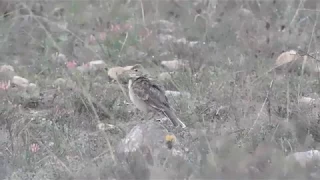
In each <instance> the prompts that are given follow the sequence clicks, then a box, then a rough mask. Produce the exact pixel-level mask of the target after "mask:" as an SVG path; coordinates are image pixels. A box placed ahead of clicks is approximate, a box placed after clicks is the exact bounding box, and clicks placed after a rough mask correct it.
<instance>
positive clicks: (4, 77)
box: [0, 65, 16, 82]
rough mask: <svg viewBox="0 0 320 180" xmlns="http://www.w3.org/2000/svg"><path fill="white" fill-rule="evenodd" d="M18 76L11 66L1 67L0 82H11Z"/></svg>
mask: <svg viewBox="0 0 320 180" xmlns="http://www.w3.org/2000/svg"><path fill="white" fill-rule="evenodd" d="M15 75H16V73H15V72H14V68H13V67H12V66H10V65H2V66H0V82H1V81H10V80H12V78H13V77H14V76H15Z"/></svg>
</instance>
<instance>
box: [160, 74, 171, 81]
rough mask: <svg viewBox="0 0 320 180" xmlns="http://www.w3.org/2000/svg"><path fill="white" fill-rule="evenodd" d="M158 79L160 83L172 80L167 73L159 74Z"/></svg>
mask: <svg viewBox="0 0 320 180" xmlns="http://www.w3.org/2000/svg"><path fill="white" fill-rule="evenodd" d="M158 79H159V80H160V81H162V82H168V81H170V80H171V79H172V77H171V73H169V72H163V73H160V74H159V75H158Z"/></svg>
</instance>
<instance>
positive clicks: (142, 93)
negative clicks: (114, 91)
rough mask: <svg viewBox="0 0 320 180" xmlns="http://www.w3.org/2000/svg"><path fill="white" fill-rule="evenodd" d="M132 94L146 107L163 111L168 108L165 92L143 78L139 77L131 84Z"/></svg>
mask: <svg viewBox="0 0 320 180" xmlns="http://www.w3.org/2000/svg"><path fill="white" fill-rule="evenodd" d="M132 88H133V92H134V93H135V95H136V96H137V97H139V98H140V99H142V100H143V101H145V102H146V103H147V104H148V105H150V106H151V107H153V108H156V109H158V110H161V111H163V110H164V109H166V108H170V106H169V103H168V99H167V97H166V96H165V92H164V91H163V90H162V89H161V88H160V87H159V86H158V85H156V84H154V83H153V82H151V81H150V80H149V79H147V78H145V77H139V78H137V79H136V80H135V81H133V83H132Z"/></svg>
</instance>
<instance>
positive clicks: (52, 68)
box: [0, 0, 320, 179]
mask: <svg viewBox="0 0 320 180" xmlns="http://www.w3.org/2000/svg"><path fill="white" fill-rule="evenodd" d="M8 2H9V3H8ZM318 4H319V3H317V1H316V0H300V1H280V0H263V1H247V0H245V1H236V0H217V1H213V0H212V1H209V0H194V1H183V0H161V1H149V0H135V1H133V0H117V1H102V0H86V1H77V0H69V1H48V0H42V1H29V0H28V1H24V0H22V1H19V2H11V1H6V0H0V13H1V18H0V21H1V24H0V33H1V36H0V52H1V53H0V66H1V68H0V99H1V101H0V102H1V105H0V127H1V129H0V137H1V138H0V144H1V145H0V179H108V178H109V179H112V178H114V177H113V172H112V170H111V169H112V168H111V167H112V166H113V163H114V161H113V159H112V158H113V156H112V154H113V152H114V149H115V147H116V146H117V144H118V143H119V141H120V140H121V139H122V138H124V137H125V136H126V134H127V133H128V132H129V131H130V129H131V128H132V127H133V126H135V125H136V124H138V123H140V122H141V117H142V114H141V113H139V112H138V111H136V110H135V109H134V107H133V106H132V104H131V103H130V101H129V100H128V98H127V96H126V86H125V82H123V81H122V79H121V78H120V79H116V80H115V79H114V72H111V69H112V68H114V67H115V66H121V67H126V66H131V65H134V64H137V63H140V64H142V65H143V66H144V67H145V68H146V70H147V71H148V72H149V73H150V75H151V76H152V77H154V79H156V80H159V81H160V82H161V83H162V84H163V87H165V89H166V90H168V91H167V93H168V94H169V95H170V94H171V95H172V92H171V93H170V92H169V90H170V91H175V93H173V94H174V95H175V96H174V97H172V98H170V102H171V103H172V104H173V106H174V108H175V109H176V113H177V115H178V116H179V117H180V119H182V120H183V121H184V122H185V123H186V124H187V126H188V130H189V131H190V133H191V134H199V133H200V134H201V135H202V137H204V138H203V139H202V141H203V142H202V141H201V143H203V147H206V148H207V149H208V150H207V151H208V152H207V156H206V157H207V159H206V162H207V163H206V164H205V166H201V168H199V170H196V171H195V173H194V174H191V176H190V179H207V178H223V179H232V178H239V177H241V178H244V179H248V178H252V179H257V178H268V179H271V178H272V179H288V178H295V179H318V178H319V176H320V174H319V172H318V165H319V163H318V160H320V157H319V152H318V151H310V150H312V149H315V150H317V149H319V148H320V147H319V142H320V135H319V127H320V126H319V112H318V111H319V110H318V109H319V105H320V104H319V103H320V99H319V98H320V97H319V93H320V91H319V85H320V81H319V77H320V76H319V68H318V61H319V58H318V56H319V55H318V54H319V43H318V41H319V38H320V25H319V21H320V20H319V17H318V16H319V5H318ZM290 50H291V51H290ZM282 53H284V54H282ZM281 54H282V55H281ZM120 69H122V68H120ZM113 70H114V69H113ZM115 71H116V72H119V71H123V69H122V70H119V68H118V70H115ZM121 85H123V86H121ZM178 92H180V95H179V96H176V94H177V93H178ZM195 136H197V135H195ZM196 140H197V139H196ZM306 151H309V154H307V155H308V156H304V155H305V154H303V153H302V154H300V155H299V156H296V155H297V154H294V153H296V152H306ZM311 156H314V157H315V158H314V159H313V160H312V161H311V160H310V157H311ZM296 157H299V158H300V159H298V160H299V163H296V162H295V161H293V162H291V161H290V162H289V159H293V160H294V159H297V158H296ZM302 161H303V162H302ZM195 166H196V165H195ZM284 167H286V168H284ZM155 168H161V167H155ZM159 172H160V170H159ZM160 175H161V173H158V174H156V173H155V174H153V176H152V178H153V179H156V178H159V177H161V176H160Z"/></svg>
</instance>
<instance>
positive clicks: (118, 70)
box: [108, 66, 133, 80]
mask: <svg viewBox="0 0 320 180" xmlns="http://www.w3.org/2000/svg"><path fill="white" fill-rule="evenodd" d="M132 67H133V66H125V67H121V66H116V67H113V68H110V69H109V70H108V76H109V77H110V78H111V79H113V80H116V79H117V77H119V76H120V75H122V74H123V73H124V72H126V71H128V70H130V69H131V68H132Z"/></svg>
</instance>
